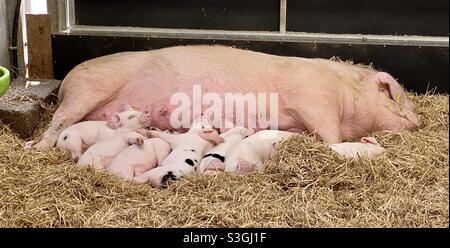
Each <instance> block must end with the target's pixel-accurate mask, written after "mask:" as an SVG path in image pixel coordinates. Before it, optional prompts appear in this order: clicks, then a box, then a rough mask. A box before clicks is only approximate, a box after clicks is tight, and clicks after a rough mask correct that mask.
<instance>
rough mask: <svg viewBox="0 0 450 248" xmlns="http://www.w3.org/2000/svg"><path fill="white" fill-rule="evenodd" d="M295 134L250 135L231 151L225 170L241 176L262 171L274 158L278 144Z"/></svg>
mask: <svg viewBox="0 0 450 248" xmlns="http://www.w3.org/2000/svg"><path fill="white" fill-rule="evenodd" d="M294 134H295V133H291V132H286V131H278V130H262V131H259V132H257V133H255V134H253V135H250V136H249V137H248V138H246V139H244V140H242V141H241V142H239V143H238V144H237V145H236V146H235V147H234V149H232V150H231V152H230V153H229V155H228V156H227V158H226V160H225V168H224V170H225V171H227V172H236V173H239V174H243V173H247V172H251V171H254V170H261V169H262V168H263V165H264V162H266V161H267V160H268V159H269V158H271V157H272V156H273V151H274V149H275V146H276V144H277V143H278V142H280V141H282V140H284V139H287V138H289V137H290V136H292V135H294Z"/></svg>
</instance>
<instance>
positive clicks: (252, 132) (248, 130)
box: [241, 128, 255, 138]
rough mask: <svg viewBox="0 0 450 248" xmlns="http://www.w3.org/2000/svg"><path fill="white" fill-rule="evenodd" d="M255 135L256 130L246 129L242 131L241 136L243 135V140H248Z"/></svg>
mask: <svg viewBox="0 0 450 248" xmlns="http://www.w3.org/2000/svg"><path fill="white" fill-rule="evenodd" d="M254 133H255V129H253V128H244V129H243V130H242V131H241V135H242V137H243V138H247V137H248V136H250V135H252V134H254Z"/></svg>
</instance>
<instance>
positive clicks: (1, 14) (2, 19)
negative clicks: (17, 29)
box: [0, 0, 10, 68]
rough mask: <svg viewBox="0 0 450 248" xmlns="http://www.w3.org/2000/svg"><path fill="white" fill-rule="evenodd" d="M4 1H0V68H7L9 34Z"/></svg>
mask: <svg viewBox="0 0 450 248" xmlns="http://www.w3.org/2000/svg"><path fill="white" fill-rule="evenodd" d="M7 23H8V21H7V18H6V4H5V0H0V66H4V67H6V68H9V58H10V56H9V49H8V48H9V32H8V26H7Z"/></svg>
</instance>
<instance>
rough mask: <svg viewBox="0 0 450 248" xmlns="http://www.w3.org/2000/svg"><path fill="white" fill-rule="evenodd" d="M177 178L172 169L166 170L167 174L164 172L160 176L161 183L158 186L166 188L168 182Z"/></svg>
mask: <svg viewBox="0 0 450 248" xmlns="http://www.w3.org/2000/svg"><path fill="white" fill-rule="evenodd" d="M175 180H177V177H176V176H175V175H174V174H173V172H172V171H168V172H167V174H165V175H164V176H163V177H162V178H161V184H160V187H161V188H167V186H168V185H169V183H170V182H171V181H175Z"/></svg>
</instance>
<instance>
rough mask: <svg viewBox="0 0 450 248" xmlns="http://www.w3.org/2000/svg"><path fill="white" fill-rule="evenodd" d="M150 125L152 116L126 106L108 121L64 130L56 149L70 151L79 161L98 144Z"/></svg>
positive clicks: (91, 122)
mask: <svg viewBox="0 0 450 248" xmlns="http://www.w3.org/2000/svg"><path fill="white" fill-rule="evenodd" d="M149 124H150V114H148V113H141V112H140V111H139V110H137V109H136V108H134V107H132V106H130V105H128V104H124V105H123V106H122V112H117V113H114V114H113V115H112V116H111V117H110V119H108V121H83V122H79V123H76V124H74V125H72V126H70V127H68V128H66V129H64V130H63V131H62V132H61V134H60V135H59V137H58V140H57V142H56V147H59V148H62V149H65V150H68V151H69V152H70V154H71V155H72V158H74V159H75V160H78V159H79V158H80V156H81V154H82V153H83V151H84V150H86V149H87V148H89V147H90V146H91V145H93V144H95V143H96V142H98V141H100V140H103V139H106V138H110V137H113V136H115V135H117V134H121V133H125V132H130V131H135V130H137V129H140V128H142V127H146V126H148V125H149Z"/></svg>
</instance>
